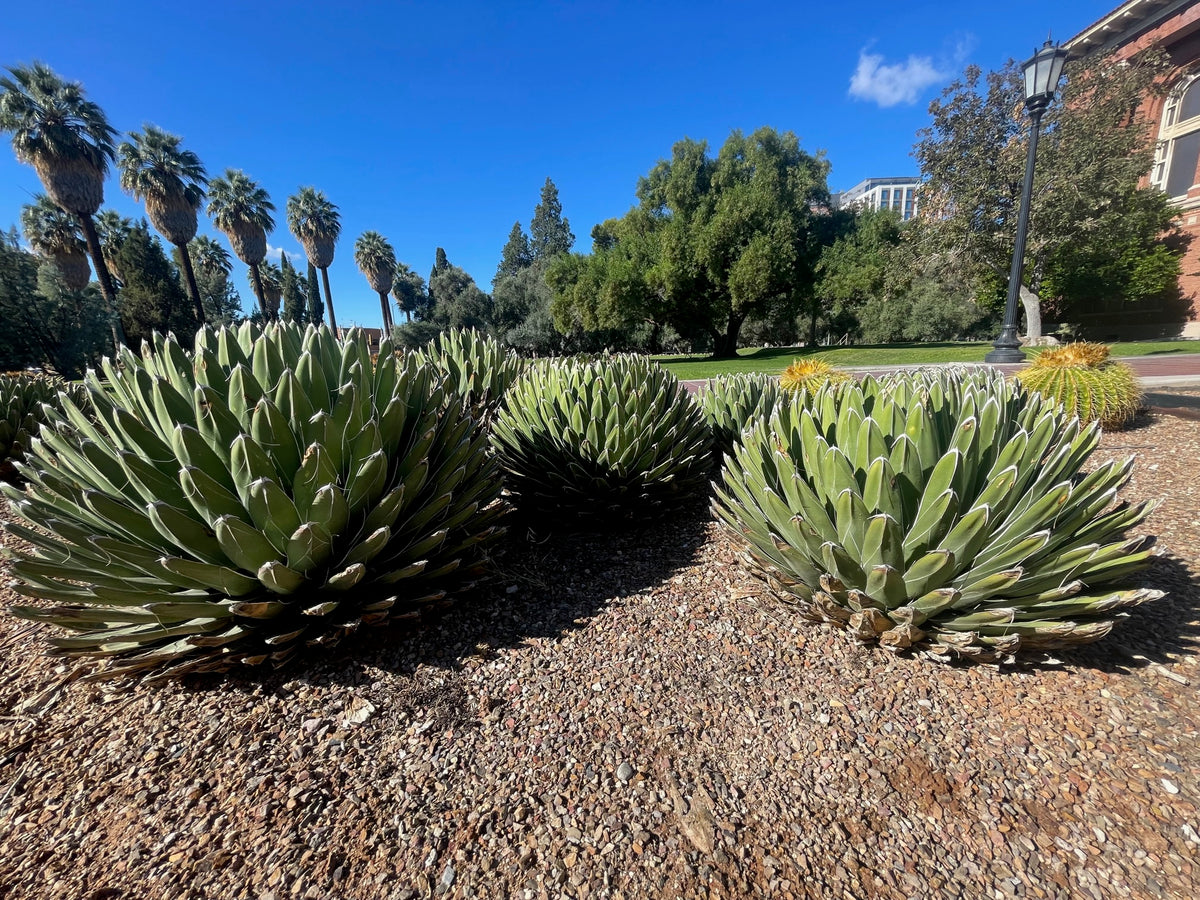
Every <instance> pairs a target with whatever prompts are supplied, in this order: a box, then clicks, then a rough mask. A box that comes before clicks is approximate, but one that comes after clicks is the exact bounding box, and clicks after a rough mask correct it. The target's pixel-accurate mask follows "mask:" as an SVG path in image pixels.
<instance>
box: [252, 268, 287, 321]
mask: <svg viewBox="0 0 1200 900" xmlns="http://www.w3.org/2000/svg"><path fill="white" fill-rule="evenodd" d="M280 258H281V259H282V254H280ZM258 274H259V278H260V279H261V281H262V289H263V296H264V297H266V300H267V303H266V307H265V309H263V311H262V312H263V321H264V322H276V321H278V320H279V301H280V300H281V299H282V298H283V272H282V271H280V268H279V266H277V265H275V263H273V262H269V261H264V262H263V263H262V264H261V265H260V266H259V267H258Z"/></svg>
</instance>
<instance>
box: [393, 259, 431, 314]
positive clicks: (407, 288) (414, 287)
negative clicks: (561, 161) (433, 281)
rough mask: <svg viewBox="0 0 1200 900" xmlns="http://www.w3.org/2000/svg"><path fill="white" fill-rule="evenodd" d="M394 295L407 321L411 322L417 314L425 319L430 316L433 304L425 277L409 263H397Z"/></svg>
mask: <svg viewBox="0 0 1200 900" xmlns="http://www.w3.org/2000/svg"><path fill="white" fill-rule="evenodd" d="M392 296H393V297H394V298H395V299H396V306H397V307H398V308H399V309H400V312H402V313H404V320H405V322H411V321H412V320H413V317H414V316H415V317H416V318H418V319H425V318H427V317H428V316H429V314H430V312H431V309H432V304H431V302H430V299H429V291H428V290H426V288H425V279H424V278H422V277H421V276H420V275H418V274H417V273H416V272H415V271H414V270H413V269H412V267H411V266H409V265H408V264H407V263H402V262H398V263H396V274H395V277H394V278H393V279H392Z"/></svg>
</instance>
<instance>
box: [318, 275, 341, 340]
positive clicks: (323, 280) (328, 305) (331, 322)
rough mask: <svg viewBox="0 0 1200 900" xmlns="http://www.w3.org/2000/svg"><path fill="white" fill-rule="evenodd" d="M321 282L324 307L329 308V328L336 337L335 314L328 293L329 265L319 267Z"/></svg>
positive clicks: (331, 296)
mask: <svg viewBox="0 0 1200 900" xmlns="http://www.w3.org/2000/svg"><path fill="white" fill-rule="evenodd" d="M321 283H322V284H324V285H325V308H326V309H327V310H329V328H330V329H331V330H332V331H333V336H334V337H337V333H338V329H337V316H336V315H334V312H333V295H332V294H330V293H329V266H322V267H321Z"/></svg>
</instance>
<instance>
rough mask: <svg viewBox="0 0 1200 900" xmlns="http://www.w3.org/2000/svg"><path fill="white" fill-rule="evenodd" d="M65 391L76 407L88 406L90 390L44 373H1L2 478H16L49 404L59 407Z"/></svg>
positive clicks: (0, 434) (0, 475) (9, 479)
mask: <svg viewBox="0 0 1200 900" xmlns="http://www.w3.org/2000/svg"><path fill="white" fill-rule="evenodd" d="M62 393H65V394H66V395H67V396H68V397H69V398H70V399H71V400H72V401H73V402H74V403H75V404H76V405H77V406H81V407H82V408H84V409H86V408H87V391H86V390H85V389H84V387H83V385H81V384H71V383H69V382H66V381H63V380H61V379H59V378H49V377H46V376H45V375H0V478H3V479H4V480H5V481H12V480H13V479H15V478H16V477H17V472H16V469H15V468H14V467H13V462H14V461H15V460H18V459H21V457H22V454H23V452H24V449H25V448H26V447H28V446H29V441H30V439H31V438H32V437H33V436H34V435H36V434H37V433H38V429H39V428H40V427H41V423H42V422H43V421H44V420H45V418H46V405H47V404H49V405H50V406H56V405H58V403H59V394H62Z"/></svg>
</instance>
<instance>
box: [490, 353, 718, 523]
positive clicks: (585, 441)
mask: <svg viewBox="0 0 1200 900" xmlns="http://www.w3.org/2000/svg"><path fill="white" fill-rule="evenodd" d="M710 442H711V437H710V433H709V429H708V425H707V423H706V422H705V419H704V414H703V413H702V412H701V411H700V407H699V406H698V405H697V403H696V401H695V400H693V399H692V397H691V395H690V394H689V393H688V392H687V389H686V388H685V387H683V385H681V384H680V383H679V382H678V381H677V380H676V378H675V376H674V375H671V374H670V373H669V372H667V371H665V370H664V369H662V367H660V366H659V365H657V364H656V363H654V362H651V361H650V360H647V359H646V358H645V357H641V356H614V357H611V358H607V359H602V360H596V361H594V362H589V363H584V362H575V361H569V360H568V361H562V362H557V361H556V362H547V363H544V364H540V365H534V366H531V367H529V369H528V370H527V371H526V372H525V373H524V374H523V375H522V376H521V377H520V378H519V379H517V381H516V382H515V383H514V384H513V386H512V387H511V388H510V389H509V391H508V393H507V394H506V395H505V398H504V403H503V405H502V406H501V408H500V411H499V413H498V414H497V416H496V419H495V421H494V423H493V425H492V446H493V447H494V448H495V450H496V453H497V455H498V457H499V459H500V462H501V465H502V467H503V469H504V473H505V486H506V488H507V489H508V490H509V491H510V492H511V493H512V494H513V495H514V497H515V499H516V501H517V503H518V505H520V506H522V507H523V508H525V509H526V510H538V511H540V512H543V513H546V514H550V515H561V516H565V517H572V516H573V517H581V516H582V517H586V516H618V517H621V516H635V515H641V514H646V513H649V512H652V511H654V510H656V509H658V508H660V507H661V506H662V505H663V504H664V503H667V502H670V501H673V500H677V499H679V498H681V497H684V496H687V495H688V494H689V493H690V492H691V491H692V490H694V489H695V488H696V487H697V486H698V485H701V484H703V483H704V481H705V480H706V476H707V473H708V468H709V455H708V454H709V447H710Z"/></svg>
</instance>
